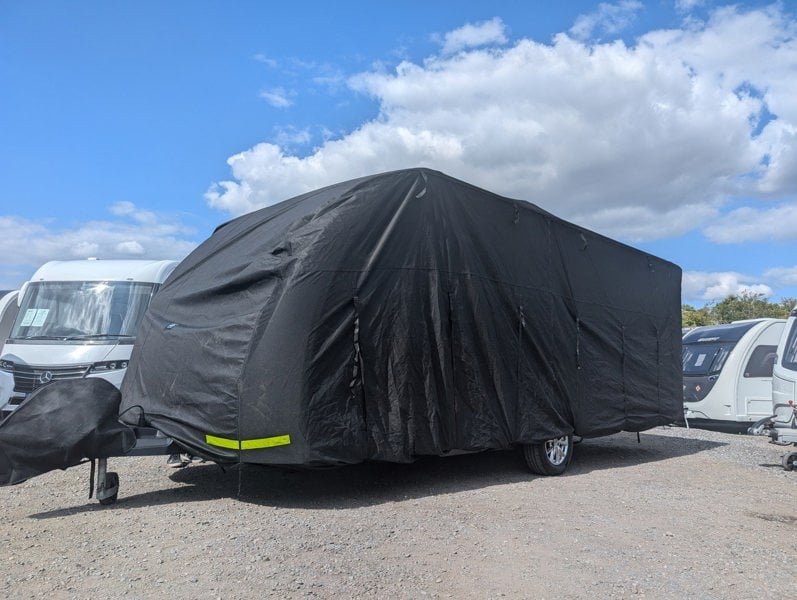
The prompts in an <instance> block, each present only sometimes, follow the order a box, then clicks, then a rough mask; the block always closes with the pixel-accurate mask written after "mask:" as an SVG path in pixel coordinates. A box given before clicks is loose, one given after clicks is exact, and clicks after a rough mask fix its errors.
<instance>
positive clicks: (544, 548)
mask: <svg viewBox="0 0 797 600" xmlns="http://www.w3.org/2000/svg"><path fill="white" fill-rule="evenodd" d="M786 450H787V449H784V448H781V447H777V446H773V445H771V444H768V443H767V440H766V439H765V438H756V437H750V436H742V435H730V434H720V433H714V432H707V431H700V430H696V429H691V430H687V429H683V428H658V429H655V430H652V431H649V432H646V433H643V434H642V435H641V443H637V437H636V434H628V433H623V434H618V435H614V436H610V437H606V438H601V439H596V440H585V441H584V442H582V443H581V444H579V445H578V446H577V447H576V454H575V457H574V459H573V462H572V464H571V465H570V468H569V469H568V471H567V473H566V474H565V475H563V476H561V477H548V478H546V477H535V476H532V475H530V474H529V473H528V472H527V471H526V470H525V466H524V464H523V461H522V458H521V455H520V453H519V452H492V453H484V454H477V455H469V456H457V457H450V458H428V459H423V460H419V461H418V462H416V463H414V464H412V465H390V464H368V465H360V466H356V467H347V468H341V469H332V470H321V471H283V470H276V469H268V468H262V467H254V466H244V467H241V468H234V469H230V470H228V471H226V472H224V471H222V470H220V469H219V468H218V467H217V466H215V465H212V464H199V465H192V466H190V467H187V468H185V469H181V470H177V471H175V470H172V469H168V468H166V466H165V457H140V458H125V459H113V460H112V461H110V468H111V469H112V470H114V471H117V472H118V473H119V475H120V478H121V491H120V496H119V501H118V502H117V503H116V504H115V505H113V506H107V507H103V506H100V505H99V504H98V503H97V502H96V500H88V499H87V492H88V479H89V469H88V466H87V465H83V466H80V467H75V468H73V469H70V470H68V471H64V472H61V471H59V472H55V473H49V474H46V475H43V476H41V477H38V478H36V479H33V480H31V481H28V482H26V483H24V484H21V485H19V486H15V487H10V488H4V489H0V560H1V561H2V563H0V564H2V570H0V595H1V596H3V597H7V598H23V597H27V598H39V597H47V598H49V599H58V598H119V597H131V598H144V599H154V598H170V599H178V598H200V597H202V598H224V599H228V598H266V597H278V598H305V597H311V598H312V597H317V598H336V599H337V598H361V597H364V598H554V597H555V598H584V597H590V598H642V597H645V598H700V599H708V598H723V599H736V598H745V599H746V598H787V597H794V595H795V593H797V502H796V501H797V472H787V471H784V470H783V469H782V468H781V466H780V456H781V455H782V454H783V453H784V452H785V451H786Z"/></svg>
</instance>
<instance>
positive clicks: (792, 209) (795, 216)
mask: <svg viewBox="0 0 797 600" xmlns="http://www.w3.org/2000/svg"><path fill="white" fill-rule="evenodd" d="M703 233H704V234H705V235H706V237H707V238H708V239H709V240H711V241H712V242H716V243H718V244H736V243H740V242H754V241H762V240H794V239H797V205H795V204H783V205H781V206H777V207H773V208H751V207H748V206H745V207H742V208H738V209H736V210H733V211H731V212H730V213H728V214H726V215H724V216H723V217H720V218H719V219H716V220H715V221H714V222H713V223H712V224H711V225H709V226H708V227H706V228H705V229H704V230H703Z"/></svg>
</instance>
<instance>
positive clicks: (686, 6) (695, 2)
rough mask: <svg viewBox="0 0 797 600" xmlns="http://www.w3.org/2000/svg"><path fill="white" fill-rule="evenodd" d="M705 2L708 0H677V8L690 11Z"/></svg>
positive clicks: (681, 10)
mask: <svg viewBox="0 0 797 600" xmlns="http://www.w3.org/2000/svg"><path fill="white" fill-rule="evenodd" d="M705 3H706V0H675V8H676V9H677V10H679V11H680V12H689V11H691V10H692V9H694V8H697V7H698V6H703V5H704V4H705Z"/></svg>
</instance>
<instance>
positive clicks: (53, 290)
mask: <svg viewBox="0 0 797 600" xmlns="http://www.w3.org/2000/svg"><path fill="white" fill-rule="evenodd" d="M154 291H155V284H153V283H137V282H129V281H44V282H31V283H30V284H29V285H28V287H27V290H26V291H25V296H24V297H23V299H22V304H21V306H20V309H19V313H18V314H17V318H16V321H15V322H14V326H13V328H12V330H11V339H16V340H20V339H21V340H103V339H118V338H129V337H133V336H135V335H136V330H137V328H138V324H139V322H140V321H141V318H142V317H143V315H144V311H145V310H146V309H147V306H148V305H149V301H150V299H151V298H152V294H153V293H154Z"/></svg>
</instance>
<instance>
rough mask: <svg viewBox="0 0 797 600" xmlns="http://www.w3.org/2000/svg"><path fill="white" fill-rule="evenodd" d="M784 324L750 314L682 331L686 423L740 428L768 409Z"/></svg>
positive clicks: (706, 427) (722, 429) (763, 414)
mask: <svg viewBox="0 0 797 600" xmlns="http://www.w3.org/2000/svg"><path fill="white" fill-rule="evenodd" d="M785 324H786V321H785V320H784V319H751V320H747V321H735V322H733V323H729V324H726V325H709V326H705V327H697V328H695V329H693V330H691V331H689V332H688V333H686V334H685V335H684V337H683V355H682V356H683V375H684V418H685V419H686V422H687V423H688V424H689V425H690V426H694V427H701V428H705V429H714V430H718V431H727V432H743V431H746V430H747V428H748V427H750V425H752V424H753V423H755V422H756V421H758V420H759V419H761V418H763V417H767V416H769V415H771V414H772V385H773V384H772V370H773V366H774V364H775V357H776V353H777V348H778V342H779V341H780V337H781V333H782V332H783V329H784V326H785Z"/></svg>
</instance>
